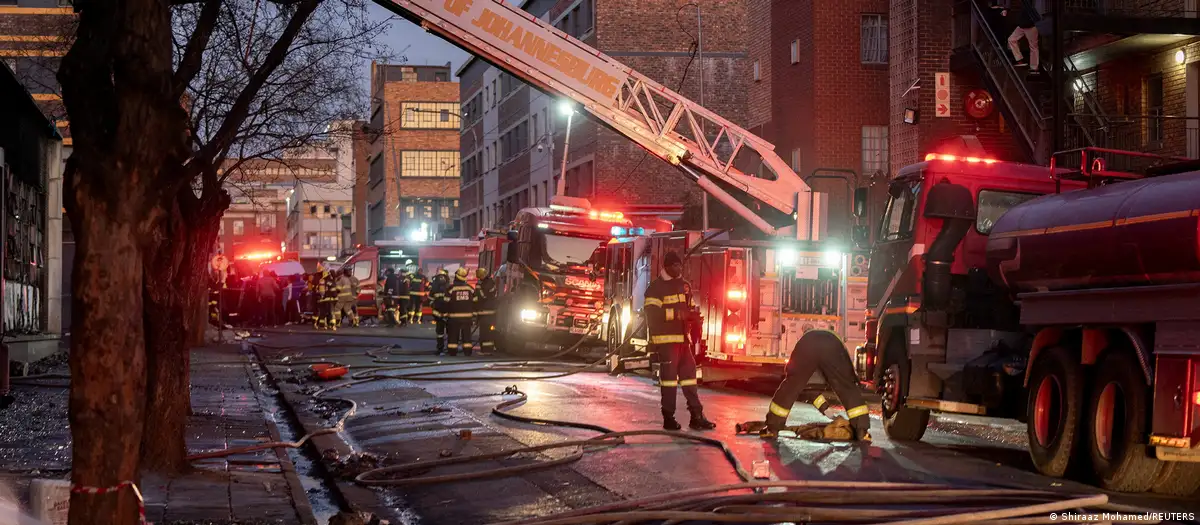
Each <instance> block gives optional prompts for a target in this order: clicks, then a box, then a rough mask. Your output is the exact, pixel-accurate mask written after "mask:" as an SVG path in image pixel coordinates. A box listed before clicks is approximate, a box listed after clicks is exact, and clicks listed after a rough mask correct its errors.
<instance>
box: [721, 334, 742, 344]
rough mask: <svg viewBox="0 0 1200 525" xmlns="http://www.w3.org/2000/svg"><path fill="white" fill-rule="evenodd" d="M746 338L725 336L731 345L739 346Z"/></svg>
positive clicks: (737, 335)
mask: <svg viewBox="0 0 1200 525" xmlns="http://www.w3.org/2000/svg"><path fill="white" fill-rule="evenodd" d="M745 339H746V338H745V337H743V336H742V334H725V342H726V343H730V344H738V343H740V342H742V341H743V340H745Z"/></svg>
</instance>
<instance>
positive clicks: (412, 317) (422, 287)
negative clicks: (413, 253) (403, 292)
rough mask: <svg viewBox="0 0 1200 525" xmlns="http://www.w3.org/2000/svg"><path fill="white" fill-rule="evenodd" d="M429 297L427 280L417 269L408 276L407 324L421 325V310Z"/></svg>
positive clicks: (418, 268) (419, 269)
mask: <svg viewBox="0 0 1200 525" xmlns="http://www.w3.org/2000/svg"><path fill="white" fill-rule="evenodd" d="M428 297H429V278H428V277H425V274H424V273H423V272H421V268H420V267H417V268H416V269H415V270H413V273H412V274H411V275H409V276H408V298H409V303H411V304H409V308H410V310H409V311H408V322H409V323H410V324H421V321H422V319H421V317H423V315H422V312H421V309H422V308H423V307H424V306H425V300H426V299H427V298H428Z"/></svg>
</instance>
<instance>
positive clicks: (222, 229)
mask: <svg viewBox="0 0 1200 525" xmlns="http://www.w3.org/2000/svg"><path fill="white" fill-rule="evenodd" d="M217 235H219V236H224V235H225V221H221V225H220V226H217Z"/></svg>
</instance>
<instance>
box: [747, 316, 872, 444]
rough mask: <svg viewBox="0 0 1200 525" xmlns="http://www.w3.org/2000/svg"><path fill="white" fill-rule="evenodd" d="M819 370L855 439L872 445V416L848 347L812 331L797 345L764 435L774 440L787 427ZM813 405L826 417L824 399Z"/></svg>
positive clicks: (769, 412) (831, 335)
mask: <svg viewBox="0 0 1200 525" xmlns="http://www.w3.org/2000/svg"><path fill="white" fill-rule="evenodd" d="M818 369H820V370H821V375H822V376H824V377H825V382H826V383H828V384H829V386H830V387H832V388H833V391H834V392H836V393H837V396H838V399H839V400H841V402H842V404H843V405H845V406H846V416H847V417H848V418H849V419H850V427H851V428H852V429H853V430H854V439H857V440H864V441H870V440H871V435H870V433H869V432H868V430H869V429H870V427H871V420H870V415H869V413H868V411H867V403H866V402H865V401H864V400H863V396H862V391H861V390H859V386H858V376H857V375H855V373H854V364H853V363H851V362H850V355H849V354H847V353H846V345H845V344H844V343H843V342H842V339H841V338H840V337H838V335H837V334H835V333H833V332H830V331H827V330H810V331H809V332H808V333H805V334H804V335H803V336H802V337H801V338H800V340H799V341H797V342H796V346H795V348H793V349H792V356H791V357H790V358H788V363H787V369H786V371H787V375H786V376H784V378H783V383H780V385H779V389H777V390H776V391H775V397H772V398H771V405H770V407H769V409H768V410H767V426H766V428H765V429H763V430H762V432H761V435H762V436H764V437H770V436H774V435H776V434H778V433H779V431H780V430H782V429H783V428H784V426H786V424H787V418H788V414H790V413H791V412H792V404H794V403H795V402H796V401H797V400H799V399H800V395H801V394H802V393H803V392H804V388H805V387H806V386H808V380H809V379H811V378H812V375H813V372H815V371H816V370H818ZM812 404H813V406H815V407H816V408H817V410H819V411H821V413H822V414H825V413H826V410H827V409H828V408H829V407H828V402H827V401H826V400H825V396H824V395H819V396H817V397H816V399H815V400H813V402H812Z"/></svg>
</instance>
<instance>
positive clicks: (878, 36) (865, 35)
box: [858, 13, 890, 66]
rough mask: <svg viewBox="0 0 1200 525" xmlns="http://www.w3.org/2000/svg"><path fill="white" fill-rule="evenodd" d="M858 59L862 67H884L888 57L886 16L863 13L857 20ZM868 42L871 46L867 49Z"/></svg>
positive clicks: (884, 14)
mask: <svg viewBox="0 0 1200 525" xmlns="http://www.w3.org/2000/svg"><path fill="white" fill-rule="evenodd" d="M858 34H859V36H858V48H859V52H858V59H859V63H861V64H864V65H874V66H878V65H886V64H887V63H888V60H889V58H890V57H889V56H888V15H887V14H886V13H863V14H862V15H860V18H859V33H858ZM868 42H871V44H872V45H870V46H869V47H868Z"/></svg>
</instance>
